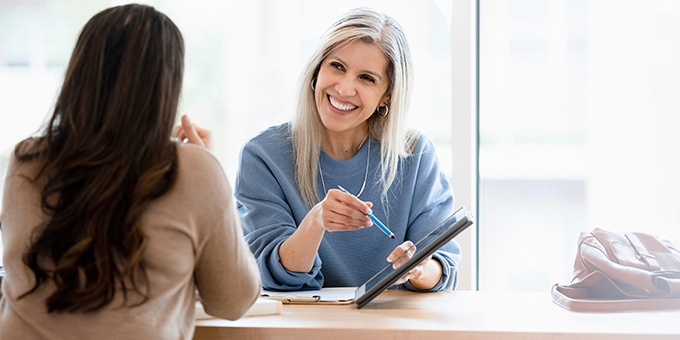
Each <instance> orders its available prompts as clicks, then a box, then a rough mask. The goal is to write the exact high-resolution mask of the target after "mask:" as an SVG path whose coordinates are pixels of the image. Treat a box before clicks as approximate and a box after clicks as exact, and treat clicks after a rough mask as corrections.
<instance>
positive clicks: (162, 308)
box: [0, 144, 260, 340]
mask: <svg viewBox="0 0 680 340" xmlns="http://www.w3.org/2000/svg"><path fill="white" fill-rule="evenodd" d="M178 154H179V172H178V177H177V182H176V183H175V185H174V186H173V188H172V189H171V190H170V191H169V192H167V193H166V194H165V195H164V196H163V197H161V198H159V199H157V200H156V201H154V202H152V204H151V206H150V207H149V209H148V211H146V212H145V213H144V215H143V217H142V225H143V228H144V232H145V233H146V235H147V236H148V243H147V248H146V251H145V255H144V256H145V259H144V260H145V263H146V268H147V273H148V276H149V281H150V298H149V300H148V302H146V303H144V304H143V305H141V306H137V307H133V308H130V307H120V305H121V301H122V298H121V296H118V297H117V298H116V299H114V301H113V303H112V304H110V305H108V306H106V307H105V308H104V309H101V310H99V311H97V312H94V313H51V314H48V313H47V308H46V306H45V298H46V297H47V296H48V295H49V293H50V292H51V291H53V289H54V287H53V286H52V285H47V286H45V285H43V286H42V287H41V288H40V289H39V290H38V291H37V292H36V293H33V294H31V295H28V296H26V297H24V298H23V299H20V300H17V297H18V296H20V295H21V294H22V293H24V292H26V291H27V290H29V289H30V288H31V287H32V286H33V282H34V278H33V273H32V272H31V271H30V270H29V269H28V268H27V267H26V266H24V264H23V262H22V260H21V258H22V255H23V254H24V252H25V251H26V249H27V245H28V240H29V235H30V234H31V232H32V231H33V228H34V227H35V226H37V225H39V224H41V222H42V221H43V220H44V219H45V215H44V214H43V213H42V211H41V209H40V191H39V188H36V187H35V185H32V184H31V183H29V182H28V181H27V180H25V179H23V178H21V177H20V176H19V174H32V173H33V172H34V171H35V169H36V166H35V165H34V164H32V163H19V162H17V161H16V160H15V159H14V157H13V159H12V160H11V161H10V164H9V168H8V170H7V178H6V181H5V187H4V199H3V205H2V213H1V214H0V221H1V223H2V242H3V244H4V254H3V256H4V259H3V260H4V262H3V263H4V266H5V270H6V273H7V274H6V277H5V278H4V280H3V282H2V298H1V299H0V339H97V340H104V339H191V338H192V336H193V333H194V306H195V300H196V296H195V290H196V289H198V291H199V294H200V296H201V301H202V303H203V306H204V307H205V310H206V312H207V313H209V314H211V315H215V316H218V317H221V318H225V319H231V320H233V319H237V318H240V317H241V316H243V315H244V314H245V313H246V312H247V310H248V308H249V307H250V306H251V305H252V304H253V303H254V302H255V300H256V299H257V297H258V295H259V291H260V276H259V272H258V269H257V265H256V263H255V259H254V257H253V255H252V253H251V252H250V249H249V248H248V245H247V244H246V243H245V241H244V239H243V231H242V230H241V227H240V222H239V220H238V215H237V214H236V206H235V202H234V199H233V196H232V190H231V187H230V185H229V182H228V181H227V178H226V176H225V174H224V170H223V169H222V167H221V166H220V164H219V162H218V161H217V159H216V158H215V157H214V156H213V155H212V154H211V153H210V152H209V151H207V150H206V149H204V148H201V147H198V146H194V145H187V144H181V145H180V146H179V147H178Z"/></svg>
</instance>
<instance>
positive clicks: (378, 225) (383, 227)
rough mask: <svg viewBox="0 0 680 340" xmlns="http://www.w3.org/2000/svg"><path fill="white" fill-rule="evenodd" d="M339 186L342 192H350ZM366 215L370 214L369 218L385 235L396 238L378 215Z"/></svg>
mask: <svg viewBox="0 0 680 340" xmlns="http://www.w3.org/2000/svg"><path fill="white" fill-rule="evenodd" d="M338 188H340V190H342V192H344V193H347V194H349V191H347V189H345V188H343V187H341V186H339V185H338ZM350 195H351V194H350ZM366 216H368V218H370V219H371V221H373V223H374V224H375V225H376V226H377V227H378V228H379V229H380V230H381V231H382V232H383V233H385V235H387V236H388V237H389V238H391V239H393V238H394V233H392V231H391V230H390V229H388V228H387V227H386V226H385V225H384V224H383V223H382V222H380V220H379V219H378V218H377V217H375V216H374V215H373V214H366Z"/></svg>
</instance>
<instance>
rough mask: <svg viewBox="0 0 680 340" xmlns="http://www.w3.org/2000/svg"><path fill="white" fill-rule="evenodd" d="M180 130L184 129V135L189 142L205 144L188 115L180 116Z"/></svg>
mask: <svg viewBox="0 0 680 340" xmlns="http://www.w3.org/2000/svg"><path fill="white" fill-rule="evenodd" d="M182 130H183V131H184V137H185V139H186V140H188V141H189V143H192V144H196V145H201V146H205V144H204V143H203V140H202V139H201V137H199V136H198V132H197V131H196V127H195V126H194V125H193V124H192V123H191V120H190V119H189V116H187V115H183V116H182Z"/></svg>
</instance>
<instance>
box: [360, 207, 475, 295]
mask: <svg viewBox="0 0 680 340" xmlns="http://www.w3.org/2000/svg"><path fill="white" fill-rule="evenodd" d="M471 224H472V218H471V217H470V216H469V214H468V212H467V210H466V209H465V208H463V207H461V208H460V209H458V210H457V211H456V212H454V213H453V214H451V216H449V217H447V218H446V219H445V220H444V221H443V222H442V223H440V224H439V225H438V226H436V227H435V228H434V229H433V230H432V231H431V232H429V233H428V234H427V235H425V236H424V237H423V238H422V239H420V240H419V241H418V242H415V244H414V245H415V247H416V253H415V254H414V255H413V257H411V259H409V260H408V261H407V262H406V263H404V264H403V265H402V266H401V267H399V268H396V269H394V268H392V264H388V265H387V266H385V268H383V269H382V270H380V271H379V272H378V273H377V274H375V275H374V276H373V277H371V278H370V279H368V281H366V283H364V284H363V285H361V286H360V287H359V288H357V290H356V292H355V301H356V303H357V307H358V308H361V307H363V306H364V305H366V304H367V303H368V302H370V301H371V300H373V299H374V298H375V297H376V296H378V294H380V293H382V292H383V291H384V290H385V289H387V288H389V287H390V286H392V285H393V284H394V282H396V281H397V280H398V279H399V278H401V277H402V276H403V275H404V274H406V273H407V272H408V271H409V270H411V269H413V268H414V267H415V266H417V265H418V263H420V262H422V261H423V260H424V259H425V258H427V257H428V256H430V255H432V254H433V253H434V252H435V251H437V249H439V248H441V247H442V246H444V245H445V244H446V243H447V242H449V241H451V239H453V238H454V237H455V236H456V235H458V234H459V233H460V232H462V231H463V230H465V228H467V227H469V226H470V225H471Z"/></svg>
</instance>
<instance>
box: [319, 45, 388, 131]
mask: <svg viewBox="0 0 680 340" xmlns="http://www.w3.org/2000/svg"><path fill="white" fill-rule="evenodd" d="M388 63H389V61H388V59H387V57H386V56H385V54H383V52H382V51H381V50H380V49H379V48H378V47H377V46H376V45H374V44H369V43H365V42H362V41H355V42H352V43H350V44H347V45H341V46H340V47H338V48H336V49H335V50H334V51H332V52H331V53H330V54H329V55H328V57H326V59H324V60H323V61H322V62H321V67H320V68H319V74H318V77H317V81H316V87H315V93H314V97H315V100H316V107H317V109H318V111H319V116H320V117H321V121H322V122H323V125H324V126H325V127H326V129H328V130H330V131H333V132H351V130H354V129H358V128H361V129H365V128H364V127H363V126H364V125H365V124H366V120H367V119H368V118H369V117H370V116H371V115H372V114H373V113H374V112H375V109H376V108H377V107H378V106H382V105H385V104H386V103H387V96H386V92H387V88H388V86H389V82H390V80H389V79H388V77H387V65H388Z"/></svg>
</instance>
